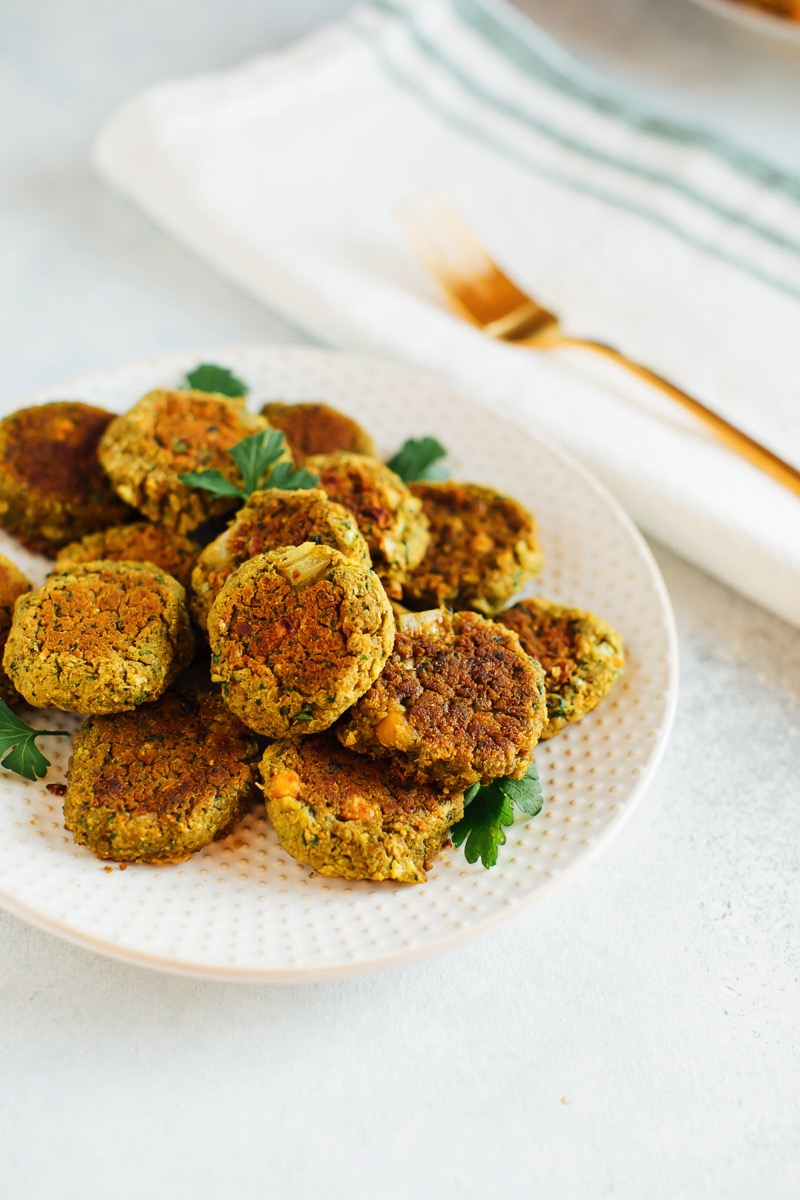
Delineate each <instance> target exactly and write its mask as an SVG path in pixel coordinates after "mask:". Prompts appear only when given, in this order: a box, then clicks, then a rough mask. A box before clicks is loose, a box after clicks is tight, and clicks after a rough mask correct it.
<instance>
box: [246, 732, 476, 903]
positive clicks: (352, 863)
mask: <svg viewBox="0 0 800 1200" xmlns="http://www.w3.org/2000/svg"><path fill="white" fill-rule="evenodd" d="M261 773H262V776H263V780H264V799H265V802H266V806H267V815H268V816H269V819H270V820H271V821H272V824H273V825H274V826H275V832H276V833H277V835H278V839H279V841H280V843H281V845H282V846H283V848H284V850H286V852H287V853H288V854H291V856H292V858H296V859H297V860H298V861H299V862H303V863H308V864H309V866H311V867H313V868H314V870H315V871H319V873H320V874H321V875H332V876H335V877H338V878H340V879H375V880H380V879H394V880H398V881H400V882H402V883H424V881H425V878H426V876H425V872H426V870H430V868H431V867H432V866H433V864H434V862H435V861H436V858H437V857H438V855H439V853H440V851H441V850H442V847H443V846H444V843H445V841H446V840H447V835H448V831H449V829H450V828H451V826H452V825H454V824H455V823H456V821H459V820H460V819H461V817H462V816H463V814H464V798H463V796H460V795H450V796H443V795H442V794H441V793H440V792H438V791H436V790H435V789H434V788H431V787H425V786H423V785H420V784H408V783H400V782H399V781H398V780H397V779H396V778H394V776H393V775H392V773H391V771H388V770H387V769H386V767H385V765H384V764H382V763H376V762H372V761H371V760H370V759H368V758H363V757H360V756H358V755H355V754H351V753H350V751H349V750H345V749H343V747H342V746H340V745H338V744H337V742H336V741H335V740H334V738H333V737H331V736H329V735H328V736H322V737H311V738H302V739H298V740H296V741H288V740H287V741H283V742H274V743H273V744H272V745H271V746H269V747H268V749H267V750H266V752H265V754H264V757H263V759H262V762H261Z"/></svg>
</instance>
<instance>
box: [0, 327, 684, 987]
mask: <svg viewBox="0 0 800 1200" xmlns="http://www.w3.org/2000/svg"><path fill="white" fill-rule="evenodd" d="M237 354H248V355H262V354H266V355H278V354H280V355H288V356H293V357H313V358H316V359H325V358H327V359H329V360H332V361H336V360H346V361H347V362H348V363H351V364H354V365H355V366H356V367H359V366H363V367H364V368H366V369H369V368H373V369H374V368H375V367H377V368H379V369H383V370H390V371H391V372H392V373H395V374H397V375H402V376H404V377H405V378H406V379H407V380H408V381H409V382H410V381H412V380H414V379H417V380H424V381H425V382H426V384H428V385H430V384H431V383H434V384H436V385H437V386H439V387H441V388H442V389H446V390H448V391H450V392H451V393H452V394H455V395H458V396H461V397H463V398H464V399H465V400H466V402H467V403H468V404H470V405H473V406H475V407H476V408H478V409H480V410H481V411H482V412H484V413H486V412H490V413H491V415H492V416H493V417H494V418H495V419H498V420H500V421H502V422H503V424H505V425H508V426H510V427H511V428H517V429H519V430H520V431H521V432H523V433H524V434H525V435H526V436H527V437H530V438H531V439H533V441H535V442H537V443H538V444H539V445H540V446H542V447H543V448H544V449H545V450H546V451H547V452H548V453H549V454H552V455H553V456H554V457H555V458H557V459H559V460H560V461H561V462H562V463H563V464H564V465H566V466H567V467H568V468H569V469H570V470H571V471H573V472H574V473H575V474H577V475H578V476H579V477H580V478H581V480H582V482H583V483H585V484H586V485H587V486H588V487H589V488H590V489H591V490H592V491H594V492H595V493H597V494H598V495H599V496H601V497H602V498H603V500H604V501H605V502H606V503H607V504H608V506H609V508H610V509H611V511H612V512H613V514H614V516H615V517H616V518H617V520H618V521H619V522H620V524H621V525H622V526H623V527H624V528H625V530H626V532H627V533H628V535H629V536H630V537H631V540H632V542H633V543H634V545H635V546H636V549H637V551H638V553H639V555H640V556H641V558H642V560H643V562H644V564H645V565H646V567H647V570H648V574H649V576H650V581H651V583H652V585H653V589H654V592H655V594H656V596H657V598H658V601H659V604H660V607H661V615H662V618H663V629H664V633H665V635H666V643H667V647H666V662H667V677H668V682H667V687H666V690H665V696H664V707H663V711H662V715H661V720H660V722H659V725H658V729H657V733H656V737H655V741H654V746H653V749H652V751H651V753H650V756H649V758H648V759H647V762H646V766H645V768H644V769H643V771H642V774H641V776H640V778H639V779H638V781H637V783H636V784H635V786H634V787H633V788H632V789H631V791H630V793H629V796H628V799H627V802H626V805H625V808H624V810H623V811H622V812H621V813H620V814H619V815H618V816H617V817H616V819H615V820H614V821H613V823H612V824H611V825H610V826H609V827H608V828H607V829H606V830H605V831H604V832H603V833H602V834H601V835H600V836H599V837H598V839H597V840H596V841H595V842H594V843H593V845H592V846H591V847H589V848H588V849H587V850H586V852H585V854H583V855H581V857H580V858H578V859H577V860H576V861H574V862H572V863H571V864H570V865H569V866H568V867H567V868H566V869H565V870H564V871H563V872H561V873H559V875H558V876H555V877H553V878H550V879H548V880H546V881H545V882H544V883H542V884H540V885H539V886H538V887H537V888H536V889H535V890H534V891H532V892H531V893H529V894H528V895H527V896H523V897H521V898H520V900H519V901H518V902H517V903H516V904H514V905H513V906H509V907H507V908H504V909H502V910H501V911H499V912H497V913H495V914H494V915H493V916H490V917H487V918H486V919H485V920H482V921H479V922H477V923H476V924H475V925H471V926H470V927H469V928H468V929H454V930H451V931H450V932H448V933H447V934H444V935H442V936H440V937H438V938H436V939H434V940H432V941H430V942H426V943H425V944H424V945H418V946H409V947H405V948H403V949H398V950H393V951H392V952H391V953H390V954H387V955H383V956H381V957H378V958H371V959H361V960H358V961H356V962H353V963H343V964H340V965H335V966H329V967H321V968H314V967H293V968H285V969H283V968H248V967H237V968H234V969H231V968H229V967H223V966H213V965H210V964H208V963H192V962H188V961H187V962H177V961H175V960H174V959H170V958H163V957H161V956H159V955H154V954H149V955H148V954H147V953H145V952H144V951H142V950H135V949H121V948H120V947H119V946H118V945H117V944H116V943H114V942H109V941H106V940H105V939H103V938H100V937H95V936H92V935H91V934H88V933H84V932H76V931H75V930H74V929H73V928H72V927H70V926H68V925H65V924H63V923H62V922H60V921H58V920H56V919H55V918H51V917H46V916H42V914H41V913H39V912H37V911H36V909H32V908H30V907H29V906H28V905H27V904H24V903H20V902H19V901H18V900H17V899H16V897H14V896H10V895H9V894H8V893H7V892H6V890H5V888H4V887H3V885H2V883H0V907H2V908H3V909H4V910H5V911H6V912H9V913H10V914H11V915H12V916H15V917H17V918H18V919H20V920H22V921H24V922H25V923H26V924H29V925H32V926H34V927H35V928H38V929H41V930H43V931H44V932H46V933H50V934H53V935H54V936H56V937H58V938H59V939H60V940H62V941H65V942H67V943H69V944H71V945H74V946H78V947H80V948H81V949H84V950H90V951H93V952H94V953H96V954H101V955H102V956H103V957H105V958H111V959H113V960H115V961H117V962H122V963H125V964H127V965H129V966H137V967H144V968H147V969H149V970H153V971H158V972H159V973H162V974H169V975H173V976H181V977H183V978H193V979H205V980H216V981H217V982H220V983H250V984H252V983H263V984H271V985H276V984H277V985H285V986H296V985H297V984H302V983H321V982H325V981H326V980H336V979H344V978H350V977H353V976H358V975H366V974H372V973H373V972H378V971H386V970H390V969H392V968H394V967H400V966H403V965H405V964H407V963H411V962H417V961H420V960H422V959H425V958H428V957H431V956H433V955H438V954H442V953H445V952H446V951H448V950H451V949H455V948H457V947H458V946H460V945H463V944H464V943H465V942H468V941H471V940H473V939H474V938H479V937H482V936H483V935H484V934H488V933H490V932H491V931H492V930H493V929H495V928H497V927H498V926H499V925H502V924H504V923H505V922H507V921H509V920H512V919H513V918H514V917H516V916H517V915H519V914H521V913H523V912H527V911H529V910H530V909H531V908H533V907H534V906H535V905H537V904H539V903H541V902H542V901H544V900H546V899H547V898H548V897H549V896H550V895H552V893H553V892H554V891H557V890H558V889H559V888H560V887H562V886H566V885H567V884H569V883H570V882H571V880H572V879H573V878H574V876H575V875H576V874H577V873H579V872H580V871H582V870H583V869H584V867H586V866H587V865H588V864H589V863H591V862H593V861H594V859H595V858H596V857H597V855H598V854H599V853H601V852H602V851H605V849H606V848H607V847H608V845H609V844H610V843H611V841H612V840H613V839H615V838H616V837H617V836H618V834H619V832H620V830H622V829H624V828H625V827H626V826H627V824H628V822H629V820H630V818H631V815H632V814H633V812H634V811H635V810H636V809H637V808H638V807H639V805H640V804H641V802H642V800H643V798H644V796H645V795H646V793H647V791H648V790H649V788H650V785H651V783H652V781H653V778H654V776H655V774H656V772H657V770H658V768H659V766H660V764H661V761H662V759H663V757H664V754H665V752H666V749H667V746H668V744H669V740H670V734H671V732H672V728H673V725H674V722H675V714H676V710H677V703H678V691H679V650H678V634H677V627H676V624H675V615H674V612H673V608H672V602H671V600H670V596H669V592H668V590H667V586H666V584H665V582H664V578H663V576H662V574H661V570H660V568H659V566H658V563H657V562H656V560H655V556H654V555H653V552H652V550H651V549H650V547H649V545H648V544H647V542H646V541H645V539H644V537H643V535H642V533H641V532H640V530H639V529H638V527H637V526H636V525H635V523H634V521H633V519H632V518H631V517H630V516H629V514H628V513H627V512H626V511H625V509H624V508H623V507H622V505H621V504H620V502H619V501H618V500H617V499H616V497H615V496H614V495H613V494H612V493H611V492H610V491H609V490H608V488H607V487H606V486H605V484H603V483H602V482H601V481H600V480H599V479H598V478H597V477H596V476H595V475H594V474H593V473H592V472H591V471H590V470H589V469H588V468H587V467H586V466H585V465H584V464H583V463H582V462H581V461H580V460H579V459H577V458H575V456H574V455H572V454H571V453H570V452H569V451H568V450H565V449H564V448H563V447H562V446H560V445H559V444H558V443H557V442H554V441H553V440H551V439H550V438H548V437H546V436H542V435H541V434H539V433H538V432H534V431H533V430H531V429H529V428H526V427H525V425H524V424H523V423H522V421H521V420H520V419H518V418H517V416H516V415H515V414H513V413H506V412H499V413H498V412H496V411H494V409H489V407H488V406H487V405H486V404H484V403H482V402H481V400H480V398H479V393H478V392H476V391H473V390H471V389H468V388H465V387H463V386H461V385H460V384H457V383H454V382H453V381H452V380H450V379H448V378H447V377H446V376H442V375H439V374H436V373H434V372H431V371H420V370H418V369H416V368H414V367H408V366H407V365H406V364H404V363H397V362H394V361H393V360H392V359H390V358H382V357H379V356H377V355H366V354H351V353H349V352H348V351H346V350H339V349H334V348H328V347H319V346H313V345H304V344H303V343H295V342H285V343H284V342H238V343H228V344H225V345H214V346H201V347H189V348H186V349H181V350H168V351H161V352H159V353H158V354H152V355H144V356H140V357H137V358H131V359H125V360H124V361H122V362H113V363H108V364H106V365H104V366H101V367H98V368H95V369H94V370H91V371H82V372H80V373H78V374H76V375H73V376H71V377H70V378H68V379H64V380H61V381H58V382H57V383H55V384H53V385H51V386H49V387H45V388H39V389H37V390H36V391H35V392H32V393H30V394H29V395H27V396H24V397H22V398H21V399H20V400H19V401H17V402H16V407H17V408H22V407H27V406H29V405H34V404H41V403H44V402H47V401H49V400H53V399H56V398H63V396H64V395H65V394H66V393H67V392H68V391H70V390H73V389H74V390H79V389H80V388H82V387H83V386H85V385H86V383H87V381H90V380H95V379H97V378H98V377H102V376H103V375H104V374H106V373H110V372H115V373H116V372H124V371H126V370H133V369H142V368H144V369H146V370H148V371H149V370H153V371H154V372H158V371H160V370H162V369H163V370H164V371H165V372H166V371H174V370H176V369H180V368H181V366H182V365H183V363H184V361H185V360H190V361H203V360H206V361H208V360H212V361H213V360H214V359H215V358H217V359H219V358H222V359H224V357H225V356H226V355H231V356H235V355H237ZM11 411H14V409H12V410H11Z"/></svg>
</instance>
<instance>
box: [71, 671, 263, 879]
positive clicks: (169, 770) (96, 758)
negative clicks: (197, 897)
mask: <svg viewBox="0 0 800 1200" xmlns="http://www.w3.org/2000/svg"><path fill="white" fill-rule="evenodd" d="M258 755H259V749H258V743H257V741H256V739H255V737H254V736H253V734H252V733H251V732H250V730H249V729H246V728H245V727H244V725H243V724H242V723H241V721H239V720H237V718H236V717H235V716H234V715H233V713H231V712H230V711H229V710H228V708H227V707H226V705H225V704H223V702H222V700H221V699H220V697H219V696H218V695H216V694H214V692H212V691H211V689H210V688H209V686H208V685H206V686H205V687H198V686H197V685H196V684H195V683H193V682H190V681H188V680H180V681H179V682H178V683H177V684H176V685H175V687H173V688H170V690H169V691H168V692H167V693H166V695H164V696H162V697H161V699H160V700H158V701H157V702H156V703H155V704H148V705H146V706H145V707H144V708H142V709H140V710H139V711H138V712H136V713H118V714H116V715H115V716H106V717H90V718H89V720H88V721H87V722H86V724H85V725H84V726H83V727H82V728H81V730H80V731H79V733H78V736H77V737H76V739H75V745H74V747H73V751H72V758H71V759H70V763H69V770H68V772H67V793H66V796H65V797H64V824H65V825H66V827H67V829H69V830H70V832H71V833H72V835H73V837H74V838H75V841H76V842H78V843H79V844H81V845H83V846H88V847H89V849H90V850H91V851H92V852H93V853H94V854H96V855H97V856H98V858H111V859H114V860H115V861H116V862H159V863H166V862H179V861H180V860H181V859H184V858H187V857H188V856H189V855H190V854H193V853H194V852H195V851H196V850H200V849H202V847H203V846H207V845H208V844H209V842H212V841H213V840H214V839H215V838H219V837H224V835H225V834H226V833H227V832H228V830H229V829H230V828H231V826H232V825H234V824H235V822H236V821H238V820H239V819H240V817H242V816H244V814H245V813H246V812H247V811H248V810H249V809H250V808H251V807H252V806H253V804H254V803H255V801H256V799H257V797H258V793H257V791H256V773H257V767H258Z"/></svg>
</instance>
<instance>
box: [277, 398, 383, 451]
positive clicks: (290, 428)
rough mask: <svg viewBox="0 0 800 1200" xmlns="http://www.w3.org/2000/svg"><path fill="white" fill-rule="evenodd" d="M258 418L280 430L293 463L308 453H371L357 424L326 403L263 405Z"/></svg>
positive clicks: (371, 447)
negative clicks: (344, 451)
mask: <svg viewBox="0 0 800 1200" xmlns="http://www.w3.org/2000/svg"><path fill="white" fill-rule="evenodd" d="M261 415H262V416H263V417H266V418H267V420H268V421H269V423H270V425H272V426H273V427H274V428H275V429H280V430H281V432H282V433H283V434H285V436H286V442H287V444H288V446H289V449H290V451H291V453H292V457H293V458H294V460H295V462H297V463H303V462H305V460H306V459H307V458H309V457H310V456H311V455H312V454H335V453H336V452H337V451H339V450H346V451H347V452H348V453H350V454H368V455H374V454H375V443H374V442H373V440H372V438H371V437H370V436H369V434H368V433H367V432H366V430H364V429H362V428H361V426H360V425H359V424H358V422H357V421H354V420H353V418H352V417H348V416H347V415H346V413H343V412H340V411H339V410H338V408H332V407H331V405H330V404H319V403H308V402H306V403H300V404H284V403H282V402H280V401H273V402H271V403H270V404H265V405H264V407H263V408H262V409H261Z"/></svg>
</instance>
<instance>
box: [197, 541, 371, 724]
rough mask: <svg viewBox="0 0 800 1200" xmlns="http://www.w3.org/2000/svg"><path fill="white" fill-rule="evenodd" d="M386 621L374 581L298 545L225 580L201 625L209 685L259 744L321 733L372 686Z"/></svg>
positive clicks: (361, 570) (340, 559)
mask: <svg viewBox="0 0 800 1200" xmlns="http://www.w3.org/2000/svg"><path fill="white" fill-rule="evenodd" d="M394 632H395V623H394V614H393V612H392V608H391V605H390V603H389V601H388V599H387V597H386V593H385V592H384V590H383V588H382V587H381V585H380V581H379V579H378V577H377V576H376V575H375V573H374V571H370V570H369V569H368V568H366V567H363V566H360V565H359V564H358V563H355V562H353V561H352V560H351V559H349V558H346V557H345V555H344V554H342V553H340V551H338V550H334V549H333V548H332V547H330V546H319V545H316V544H314V543H312V542H305V543H303V545H301V546H297V547H284V548H283V549H281V550H273V551H271V552H270V553H268V554H258V555H256V556H255V557H254V558H251V559H250V560H249V561H248V562H245V563H243V564H242V566H240V567H239V568H238V569H237V570H236V571H234V572H233V574H232V575H230V576H229V577H228V579H227V580H226V582H225V584H224V586H223V587H222V590H221V591H220V593H219V595H218V596H217V598H216V600H215V601H214V603H213V605H212V607H211V612H210V613H209V617H208V635H209V641H210V643H211V655H212V660H211V661H212V668H211V669H212V679H214V680H215V682H218V683H221V684H222V694H223V697H224V699H225V702H226V703H227V704H228V705H229V706H230V708H231V709H232V711H233V712H235V713H236V715H237V716H239V717H241V719H242V720H243V721H244V722H245V723H246V724H247V725H249V726H250V728H251V729H254V730H255V731H256V732H257V733H263V734H265V735H266V736H267V737H286V736H292V737H295V736H297V735H299V734H309V733H315V732H318V731H320V730H323V729H327V728H328V727H329V726H330V725H332V724H333V722H334V721H335V720H337V718H338V717H340V716H341V715H342V713H343V712H344V711H345V709H347V708H348V707H349V706H350V705H351V704H352V703H353V702H354V701H355V700H357V699H358V698H359V696H363V694H364V692H366V691H367V689H368V688H369V687H370V685H371V684H372V683H373V682H374V681H375V679H376V678H377V676H378V675H379V674H380V672H381V670H382V669H383V666H384V664H385V662H386V660H387V658H388V657H389V654H390V652H391V649H392V644H393V642H394Z"/></svg>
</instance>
